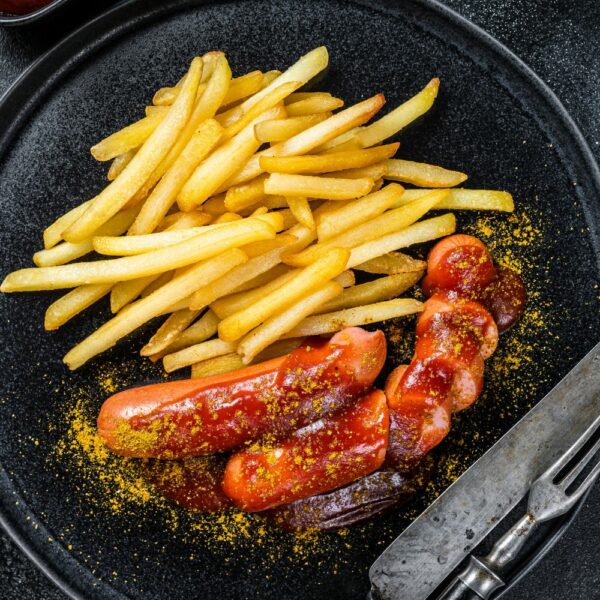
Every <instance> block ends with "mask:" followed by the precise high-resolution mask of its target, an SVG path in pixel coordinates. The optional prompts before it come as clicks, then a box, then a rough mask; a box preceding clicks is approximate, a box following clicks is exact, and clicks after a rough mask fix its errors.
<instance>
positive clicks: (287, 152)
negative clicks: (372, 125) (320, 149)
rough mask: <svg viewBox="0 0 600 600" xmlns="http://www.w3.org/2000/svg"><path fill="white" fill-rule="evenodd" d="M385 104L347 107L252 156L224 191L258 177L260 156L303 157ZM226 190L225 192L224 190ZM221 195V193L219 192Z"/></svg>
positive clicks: (378, 99)
mask: <svg viewBox="0 0 600 600" xmlns="http://www.w3.org/2000/svg"><path fill="white" fill-rule="evenodd" d="M384 103H385V97H384V96H383V94H377V95H376V96H373V97H372V98H367V100H363V101H362V102H359V103H358V104H355V105H354V106H350V107H348V108H346V109H344V110H342V111H340V112H338V113H336V114H335V115H332V116H331V117H329V119H326V120H325V121H322V122H321V123H317V124H316V125H313V126H312V127H309V128H308V129H305V130H304V131H302V132H300V133H298V134H297V135H295V136H293V137H291V138H290V139H288V140H286V141H285V142H281V143H279V144H276V145H275V146H271V148H267V149H266V150H263V151H261V152H259V153H257V154H255V155H254V156H253V157H252V158H251V159H250V160H248V162H247V163H246V164H245V165H244V167H243V168H242V169H241V170H240V171H239V172H238V173H237V174H236V175H234V176H233V177H232V178H231V179H230V180H228V181H227V182H226V185H227V187H230V186H232V185H237V184H238V183H243V182H244V181H248V180H250V179H253V178H254V177H257V176H258V175H260V174H261V173H262V172H263V170H262V168H261V166H260V158H261V157H262V156H295V155H298V154H306V153H307V152H310V151H311V150H312V149H313V148H316V147H317V146H319V145H321V144H323V143H325V142H326V141H328V140H330V139H332V138H334V137H337V136H338V135H340V134H342V133H344V132H345V131H348V130H349V129H352V128H353V127H356V126H357V125H360V124H362V123H366V122H367V121H368V120H369V119H370V118H371V117H372V116H373V115H374V114H375V113H376V112H377V111H378V110H379V109H380V108H381V107H382V106H383V105H384ZM225 189H227V188H225ZM223 191H224V190H223Z"/></svg>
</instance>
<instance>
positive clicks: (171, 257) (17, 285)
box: [0, 215, 275, 292]
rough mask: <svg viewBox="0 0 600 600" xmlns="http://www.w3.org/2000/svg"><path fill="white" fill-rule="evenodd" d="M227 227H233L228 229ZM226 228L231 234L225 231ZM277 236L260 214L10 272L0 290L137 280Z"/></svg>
mask: <svg viewBox="0 0 600 600" xmlns="http://www.w3.org/2000/svg"><path fill="white" fill-rule="evenodd" d="M265 216H268V215H265ZM226 227H229V228H230V229H225V228H226ZM225 231H229V232H230V233H227V234H224V232H225ZM155 235H159V234H155ZM274 236H275V232H274V231H273V229H272V228H271V227H270V226H269V225H267V223H265V222H263V221H260V220H259V218H258V217H256V218H254V219H245V220H244V221H238V222H235V223H228V224H225V225H222V226H221V227H219V228H216V229H214V230H213V231H210V232H207V233H206V234H205V235H202V236H197V237H195V238H191V239H189V240H184V241H183V242H180V243H179V244H175V245H173V246H168V247H166V248H161V249H160V250H155V251H152V252H146V253H145V254H141V255H139V256H126V257H124V258H115V259H113V260H99V261H95V262H87V263H75V264H71V265H60V266H58V267H43V268H41V269H21V270H20V271H15V272H14V273H10V274H9V275H8V276H7V277H6V278H5V280H4V281H3V282H2V286H0V291H2V292H18V291H23V292H25V291H36V290H55V289H60V288H67V287H76V286H78V285H84V284H89V283H114V282H117V281H124V280H128V279H137V278H138V277H145V276H146V275H156V274H159V273H164V272H165V271H170V270H172V269H177V268H179V267H185V266H187V265H191V264H193V263H196V262H198V261H200V260H205V259H207V258H211V257H213V256H217V255H218V254H219V253H221V252H225V251H226V250H229V249H231V248H236V247H238V246H243V245H244V244H249V243H251V242H253V241H256V240H261V239H267V238H270V237H274ZM244 256H245V255H244Z"/></svg>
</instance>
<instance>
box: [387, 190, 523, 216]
mask: <svg viewBox="0 0 600 600" xmlns="http://www.w3.org/2000/svg"><path fill="white" fill-rule="evenodd" d="M430 191H431V190H425V189H423V190H406V192H405V194H404V196H402V198H399V200H398V205H399V206H401V205H403V204H404V203H407V202H411V201H412V200H416V199H417V198H421V197H422V196H424V195H425V194H427V193H429V192H430ZM436 208H439V209H445V210H497V211H502V212H513V211H514V209H515V204H514V201H513V197H512V195H511V194H509V193H508V192H500V191H497V190H465V189H462V188H455V189H452V190H448V196H447V197H446V199H445V200H442V201H441V202H440V203H439V204H438V206H437V207H436Z"/></svg>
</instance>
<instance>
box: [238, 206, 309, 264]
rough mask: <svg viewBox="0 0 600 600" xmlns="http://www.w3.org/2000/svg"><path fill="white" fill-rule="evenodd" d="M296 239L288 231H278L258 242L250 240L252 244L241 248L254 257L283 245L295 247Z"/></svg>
mask: <svg viewBox="0 0 600 600" xmlns="http://www.w3.org/2000/svg"><path fill="white" fill-rule="evenodd" d="M278 216H279V215H278ZM297 241H298V239H297V238H296V237H295V236H293V235H291V234H289V233H280V234H279V235H277V236H275V237H274V238H272V239H270V240H261V241H260V242H252V244H248V245H246V246H242V247H241V250H243V251H244V252H245V253H246V254H247V255H248V256H249V257H250V258H254V257H255V256H260V255H261V254H265V253H267V252H270V251H271V250H277V249H279V248H283V247H284V246H285V247H286V248H287V249H289V248H295V247H296V242H297Z"/></svg>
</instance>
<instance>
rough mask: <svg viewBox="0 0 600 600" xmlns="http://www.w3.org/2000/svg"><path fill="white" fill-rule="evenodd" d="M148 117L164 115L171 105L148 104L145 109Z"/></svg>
mask: <svg viewBox="0 0 600 600" xmlns="http://www.w3.org/2000/svg"><path fill="white" fill-rule="evenodd" d="M144 112H145V113H146V116H147V117H151V116H154V115H162V116H163V117H164V116H165V115H166V114H167V113H168V112H169V106H153V105H150V106H146V108H145V109H144Z"/></svg>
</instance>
